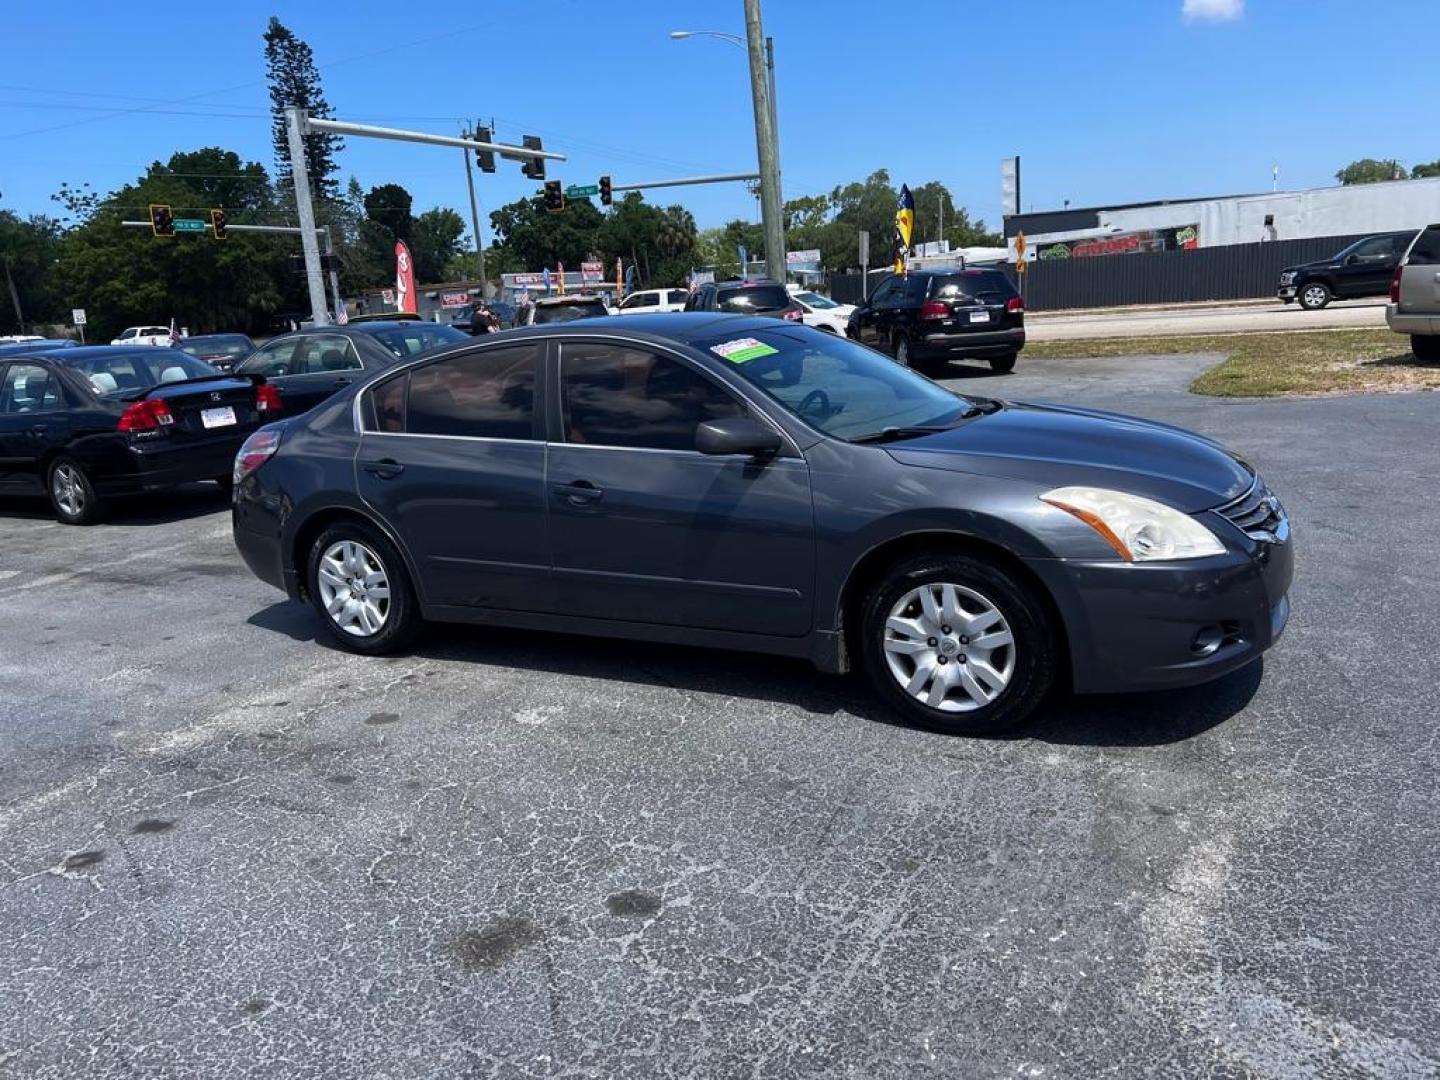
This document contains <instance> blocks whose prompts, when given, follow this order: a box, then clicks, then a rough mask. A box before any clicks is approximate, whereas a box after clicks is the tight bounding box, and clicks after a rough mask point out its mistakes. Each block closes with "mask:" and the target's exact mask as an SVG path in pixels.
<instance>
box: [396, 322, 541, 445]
mask: <svg viewBox="0 0 1440 1080" xmlns="http://www.w3.org/2000/svg"><path fill="white" fill-rule="evenodd" d="M544 351H545V347H544V345H543V344H526V345H516V346H512V347H509V348H504V349H483V350H481V351H479V352H469V353H464V354H462V355H459V356H451V357H447V358H446V359H444V360H439V361H436V362H435V363H433V364H426V365H425V366H423V367H417V368H413V369H412V370H411V371H410V372H409V373H408V374H407V375H402V376H399V377H398V378H394V379H388V380H386V381H385V382H383V383H381V384H380V385H379V386H377V387H376V388H375V389H374V390H373V391H371V411H372V414H373V416H374V429H375V430H378V431H385V432H402V431H403V432H405V433H408V434H410V435H463V436H466V437H469V438H476V439H482V438H483V439H533V438H534V437H535V430H534V427H535V419H534V418H535V373H536V370H537V368H538V365H539V361H540V357H541V356H543V355H544Z"/></svg>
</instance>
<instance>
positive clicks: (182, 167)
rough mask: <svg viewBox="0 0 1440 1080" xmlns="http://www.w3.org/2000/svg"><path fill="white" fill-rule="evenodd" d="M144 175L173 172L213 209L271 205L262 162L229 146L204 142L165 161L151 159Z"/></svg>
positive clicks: (249, 208)
mask: <svg viewBox="0 0 1440 1080" xmlns="http://www.w3.org/2000/svg"><path fill="white" fill-rule="evenodd" d="M147 175H148V176H174V177H177V178H179V179H181V180H183V181H184V182H185V186H186V188H188V189H189V190H190V191H191V192H193V193H194V194H195V195H197V196H199V197H200V198H201V200H202V201H204V202H205V203H207V204H208V206H209V207H211V208H213V209H220V210H227V211H230V210H259V209H262V208H268V207H272V206H273V205H274V201H275V200H274V193H273V191H272V190H271V187H270V177H269V175H268V174H267V173H266V172H265V166H263V165H261V164H260V163H259V162H256V161H251V162H243V161H241V160H240V155H239V154H237V153H235V151H233V150H222V149H221V148H220V147H218V146H206V147H203V148H202V149H200V150H193V151H188V152H184V153H178V154H172V155H170V160H169V161H168V162H166V163H165V164H163V165H162V164H161V163H160V162H158V161H156V162H153V163H152V164H151V166H150V168H149V170H148V171H147Z"/></svg>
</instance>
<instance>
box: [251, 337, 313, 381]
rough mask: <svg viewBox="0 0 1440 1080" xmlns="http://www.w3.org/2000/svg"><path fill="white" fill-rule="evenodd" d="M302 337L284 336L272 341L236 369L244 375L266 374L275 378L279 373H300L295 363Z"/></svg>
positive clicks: (269, 377) (268, 377)
mask: <svg viewBox="0 0 1440 1080" xmlns="http://www.w3.org/2000/svg"><path fill="white" fill-rule="evenodd" d="M299 344H300V338H284V339H282V340H280V341H272V342H271V343H270V344H269V345H266V346H265V347H264V348H263V349H261V350H260V351H259V352H257V353H256V354H255V355H254V356H252V357H250V359H248V360H246V361H244V362H243V363H241V364H240V366H239V367H238V368H237V369H236V370H237V371H239V372H240V373H241V374H244V375H264V376H265V377H266V378H267V379H273V378H275V377H276V376H279V375H298V374H300V369H299V368H298V367H296V366H295V365H294V357H295V349H296V347H297V346H298V345H299Z"/></svg>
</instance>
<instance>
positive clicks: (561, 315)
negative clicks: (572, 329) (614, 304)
mask: <svg viewBox="0 0 1440 1080" xmlns="http://www.w3.org/2000/svg"><path fill="white" fill-rule="evenodd" d="M608 314H610V312H609V311H607V310H606V308H605V305H604V303H602V302H601V301H599V300H577V301H575V302H574V303H572V304H536V305H535V319H534V321H535V323H536V324H539V323H561V322H574V321H575V320H576V319H593V318H596V317H597V316H600V315H608Z"/></svg>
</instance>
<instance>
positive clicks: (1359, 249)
mask: <svg viewBox="0 0 1440 1080" xmlns="http://www.w3.org/2000/svg"><path fill="white" fill-rule="evenodd" d="M1394 252H1395V241H1393V240H1391V239H1390V237H1388V236H1372V237H1371V238H1370V239H1368V240H1361V241H1360V242H1359V243H1358V244H1355V245H1354V246H1352V247H1351V248H1350V251H1349V253H1348V256H1354V257H1355V258H1357V259H1359V260H1360V261H1361V262H1379V261H1381V260H1383V259H1387V258H1389V257H1390V256H1391V255H1392V254H1394ZM1348 256H1347V257H1348Z"/></svg>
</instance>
